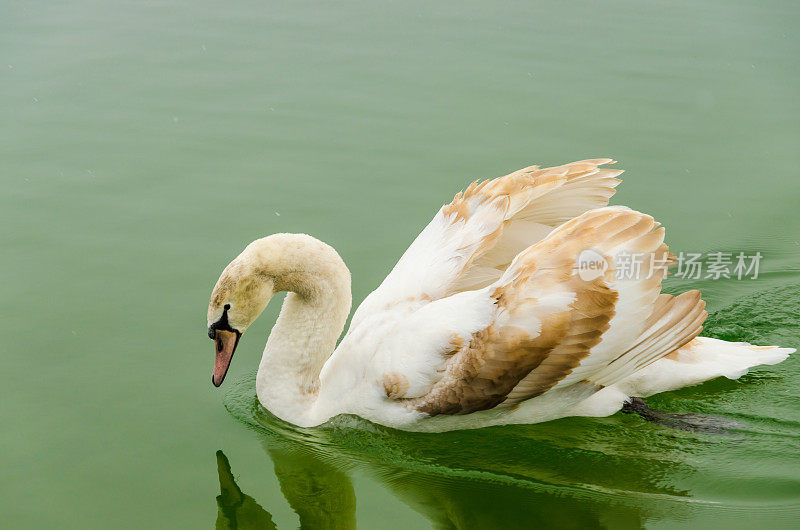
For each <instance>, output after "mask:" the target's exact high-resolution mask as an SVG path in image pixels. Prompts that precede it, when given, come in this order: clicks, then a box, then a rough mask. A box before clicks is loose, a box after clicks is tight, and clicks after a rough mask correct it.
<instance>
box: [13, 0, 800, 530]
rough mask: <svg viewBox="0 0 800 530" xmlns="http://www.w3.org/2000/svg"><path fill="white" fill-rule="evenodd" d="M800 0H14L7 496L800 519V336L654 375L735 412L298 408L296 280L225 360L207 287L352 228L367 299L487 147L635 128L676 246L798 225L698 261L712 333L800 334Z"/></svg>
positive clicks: (90, 520)
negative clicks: (277, 326)
mask: <svg viewBox="0 0 800 530" xmlns="http://www.w3.org/2000/svg"><path fill="white" fill-rule="evenodd" d="M798 25H800V4H798V3H797V2H791V1H783V2H781V1H766V2H764V1H755V0H751V1H743V0H734V1H729V0H727V1H723V0H714V1H698V2H685V1H677V2H640V1H633V0H618V1H605V2H589V1H577V2H556V1H540V2H502V3H494V2H450V1H447V2H435V3H434V2H417V1H403V2H399V1H398V2H377V1H375V2H350V1H344V2H292V3H288V2H286V3H279V2H254V1H251V0H244V1H240V2H209V1H207V0H198V1H194V2H177V1H171V2H170V1H159V0H151V1H126V2H114V1H105V2H101V1H92V0H75V1H73V2H54V1H50V2H44V1H38V0H27V1H24V2H22V1H20V2H8V1H5V0H2V1H0V179H2V180H1V181H0V182H1V183H2V193H1V194H0V218H1V219H2V231H0V242H2V243H1V244H2V247H0V248H2V253H0V271H2V280H0V286H1V287H0V301H2V305H0V332H2V336H3V337H4V338H5V341H4V342H5V345H4V347H3V348H2V354H0V372H1V373H2V390H0V392H1V394H0V396H2V398H1V399H0V418H1V421H2V424H1V425H2V426H1V427H0V454H1V455H2V456H0V493H1V494H0V521H2V523H0V525H1V526H2V527H3V528H14V529H16V528H115V527H116V528H209V527H213V526H214V525H215V524H218V526H220V527H222V528H227V527H232V526H234V525H236V526H237V527H238V528H250V527H257V528H258V527H261V528H270V527H271V526H270V525H274V526H276V527H277V528H281V529H284V528H296V527H297V526H298V525H300V524H301V522H302V524H303V526H304V527H306V528H328V527H332V528H348V527H352V526H353V525H354V524H356V523H357V524H358V526H359V527H360V528H367V529H369V528H426V527H438V528H453V527H457V528H489V527H498V528H516V527H519V528H532V527H558V528H564V527H594V526H598V525H604V526H609V527H613V528H637V527H648V528H672V527H675V526H683V527H692V528H703V527H705V528H712V527H713V528H716V527H748V528H749V527H753V526H754V525H761V526H764V527H770V528H788V527H792V526H794V525H796V521H797V519H798V518H799V517H800V358H798V357H797V356H795V357H793V358H790V359H789V360H788V361H786V362H784V363H783V364H781V365H778V366H773V367H765V368H759V369H757V370H755V371H754V372H752V373H751V374H748V375H747V376H745V377H743V378H742V379H741V380H739V381H735V382H733V381H728V380H721V381H712V382H709V383H706V384H704V385H701V386H699V387H695V388H691V389H685V390H681V391H678V392H672V393H669V394H665V395H662V396H658V397H657V398H654V399H652V400H651V405H652V406H656V407H659V408H661V409H664V410H670V411H674V412H684V413H697V414H701V415H703V416H702V417H707V416H710V417H711V419H710V420H708V422H710V423H711V424H714V425H715V424H716V423H720V422H721V423H725V424H727V425H733V428H731V429H728V430H727V431H726V432H717V431H715V429H713V428H712V429H705V430H702V431H701V432H694V431H680V430H676V429H671V428H668V427H664V426H660V425H654V424H652V423H648V422H645V421H644V420H642V419H641V418H639V417H638V416H628V415H622V414H618V415H615V416H612V417H610V418H604V419H582V418H572V419H566V420H560V421H555V422H551V423H547V424H542V425H533V426H515V427H504V428H493V429H488V430H482V431H474V432H462V433H449V434H442V435H421V434H406V433H398V432H394V431H390V430H388V429H383V428H378V427H374V426H369V425H364V424H362V423H361V422H359V421H357V420H354V419H343V420H340V421H338V422H335V424H334V425H333V426H331V427H329V428H327V429H315V430H297V429H292V428H291V427H289V426H287V425H284V424H282V423H280V422H278V421H276V420H274V419H273V418H270V417H269V415H267V414H265V413H263V412H261V411H259V410H258V409H257V408H256V406H255V405H256V401H255V397H254V388H253V379H252V377H253V375H252V374H253V371H254V369H255V367H256V365H257V362H258V359H259V356H260V352H261V349H262V347H263V344H264V341H265V339H266V336H267V333H268V331H269V329H270V326H271V324H272V323H273V322H274V319H275V316H276V313H277V308H278V306H279V304H278V302H277V301H276V302H273V304H272V305H271V306H270V307H269V308H268V310H267V312H266V313H265V314H264V315H263V316H262V317H261V318H260V319H259V321H258V322H257V323H256V324H255V325H254V326H253V327H252V328H251V331H249V332H248V334H247V335H246V336H245V337H244V339H243V340H242V343H241V345H240V351H239V353H238V354H237V356H236V357H237V358H236V360H235V362H234V364H233V366H232V368H231V373H230V374H229V376H228V381H227V382H226V384H225V386H224V387H223V388H222V389H220V390H217V389H214V388H213V387H212V386H211V383H210V381H209V379H210V373H211V366H212V358H213V354H212V345H211V343H210V341H209V340H208V338H207V336H206V329H205V326H206V323H205V312H206V306H207V303H208V296H209V293H210V290H211V287H212V286H213V284H214V282H215V281H216V278H217V276H218V274H219V272H220V271H221V269H222V268H223V267H224V265H225V264H227V262H228V261H229V260H230V259H231V258H232V257H233V256H235V255H236V254H237V253H238V252H239V251H240V250H241V249H242V248H243V247H244V245H245V244H247V243H248V242H249V241H251V240H253V239H255V238H257V237H260V236H263V235H266V234H270V233H273V232H280V231H297V232H307V233H310V234H313V235H315V236H317V237H319V238H320V239H323V240H325V241H327V242H328V243H330V244H332V245H333V246H334V247H336V248H337V249H338V250H339V252H340V253H341V255H342V256H343V258H344V259H345V261H346V262H347V263H348V265H349V266H350V268H351V271H352V273H353V291H354V298H355V300H356V301H359V300H361V299H362V298H363V297H364V296H365V295H366V294H367V293H368V292H369V291H370V290H371V289H373V288H374V287H375V286H376V285H377V284H378V282H379V281H380V280H381V278H382V277H383V276H384V275H385V274H386V272H387V271H388V270H389V269H390V268H391V266H392V264H393V263H394V262H395V260H396V259H397V258H398V257H399V255H400V254H401V253H402V251H403V250H404V249H405V248H406V246H407V245H408V243H409V242H410V241H411V240H412V239H413V237H414V236H415V235H416V234H417V233H418V232H419V231H420V229H421V228H422V227H423V226H424V225H425V224H426V223H427V222H428V220H429V219H430V218H431V217H432V215H433V213H434V212H435V210H436V209H437V208H438V207H439V205H441V204H442V203H444V202H447V201H448V200H449V199H450V197H452V194H453V193H454V192H455V191H457V190H459V189H460V188H462V187H463V186H464V185H465V184H466V183H467V182H469V181H470V180H472V179H473V178H476V177H489V176H498V175H501V174H504V173H506V172H508V171H511V170H514V169H517V168H519V167H522V166H525V165H528V164H531V163H542V164H557V163H562V162H566V161H570V160H576V159H580V158H586V157H597V156H611V157H614V158H616V159H617V160H619V161H620V163H619V165H620V166H621V167H623V168H625V169H626V170H628V172H627V173H626V174H625V175H624V178H625V180H624V182H623V184H622V186H621V188H620V191H619V193H618V194H617V196H615V197H614V199H613V201H614V203H616V204H627V205H629V206H631V207H634V208H636V209H640V210H643V211H646V212H649V213H651V214H653V215H654V216H655V217H656V218H657V219H658V220H660V221H661V222H663V223H664V224H665V225H666V226H667V229H668V231H667V236H668V241H669V242H670V244H671V247H672V250H674V251H676V252H677V251H681V250H683V251H691V252H707V251H732V252H738V251H745V252H748V253H752V252H755V251H760V252H762V254H763V255H764V259H763V261H762V263H761V271H760V276H759V278H758V279H757V280H735V279H731V280H724V279H723V280H717V281H712V280H699V281H689V280H681V279H678V278H673V279H670V280H669V281H668V282H667V289H668V290H669V291H670V292H678V291H681V290H684V289H687V288H700V289H702V290H703V293H704V297H705V299H706V300H707V301H708V306H709V309H710V310H711V311H712V312H715V313H714V314H713V315H712V317H711V319H710V321H709V325H708V327H707V330H706V332H705V334H707V335H711V336H717V337H721V338H726V339H729V340H750V341H755V342H762V343H768V344H772V343H776V344H781V345H784V346H795V347H797V346H798V345H800V330H799V329H798V321H799V320H800V290H798V286H800V230H799V229H800V214H799V213H798V212H797V210H796V208H797V202H798V198H800V170H799V169H798V168H800V150H798V145H800V119H799V118H800V98H798V83H800V67H798V66H799V64H798V59H797V57H798V51H800V36H798V31H797V28H798ZM715 422H716V423H715ZM217 451H221V453H217ZM228 466H230V467H228ZM234 482H235V484H234ZM221 488H222V489H221ZM218 496H219V497H218ZM226 525H228V526H226ZM248 525H249V526H248Z"/></svg>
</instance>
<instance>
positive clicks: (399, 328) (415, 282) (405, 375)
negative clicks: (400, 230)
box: [207, 159, 795, 432]
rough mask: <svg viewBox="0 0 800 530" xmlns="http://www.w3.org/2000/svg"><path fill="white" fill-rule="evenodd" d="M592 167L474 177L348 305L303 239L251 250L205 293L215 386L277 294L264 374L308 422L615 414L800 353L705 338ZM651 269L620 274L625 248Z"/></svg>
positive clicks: (664, 253) (415, 422)
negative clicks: (665, 290)
mask: <svg viewBox="0 0 800 530" xmlns="http://www.w3.org/2000/svg"><path fill="white" fill-rule="evenodd" d="M613 162H614V161H613V160H611V159H592V160H582V161H578V162H572V163H569V164H565V165H561V166H556V167H549V168H540V167H539V166H531V167H526V168H524V169H521V170H518V171H515V172H513V173H511V174H509V175H506V176H504V177H500V178H496V179H494V180H488V181H482V182H481V181H476V182H474V183H472V184H471V185H470V186H469V187H467V189H466V190H465V191H463V192H460V193H458V194H456V195H455V197H454V199H453V201H452V202H450V203H449V204H447V205H445V206H443V207H442V208H441V209H440V210H439V211H438V213H437V214H436V215H435V217H434V218H433V220H432V221H431V222H430V224H428V225H427V226H426V227H425V229H424V230H423V231H422V232H421V233H420V234H419V236H418V237H417V238H416V239H415V240H414V242H413V243H412V244H411V246H410V247H409V248H408V249H407V250H406V252H405V253H404V254H403V255H402V257H401V258H400V260H399V261H398V262H397V264H396V265H395V267H394V268H393V269H392V271H391V272H390V273H389V275H388V276H387V277H386V278H385V279H384V281H383V282H382V283H381V284H380V286H379V287H378V288H377V289H375V291H373V292H372V293H371V294H370V295H369V296H367V297H366V299H365V300H364V301H363V302H362V303H361V305H360V306H359V307H358V308H357V310H356V311H355V313H354V314H353V317H352V320H351V323H350V328H349V330H348V331H347V333H346V334H345V336H344V337H343V338H342V340H341V341H340V343H339V345H338V347H337V346H336V343H337V340H338V339H339V337H340V335H341V333H342V331H343V329H344V325H345V322H346V320H347V318H348V315H349V313H350V306H351V293H350V272H349V270H348V268H347V266H346V265H345V264H344V262H343V261H342V259H341V257H340V256H339V254H338V253H337V252H336V251H335V250H334V249H333V248H332V247H331V246H329V245H327V244H325V243H323V242H322V241H319V240H317V239H315V238H314V237H311V236H309V235H306V234H288V233H280V234H274V235H270V236H267V237H264V238H262V239H258V240H256V241H253V242H252V243H250V244H249V245H248V246H247V247H246V248H245V249H244V251H242V253H241V254H239V255H238V256H237V257H236V258H235V259H234V260H233V261H231V262H230V264H229V265H228V266H227V267H225V269H224V270H223V271H222V274H221V275H220V277H219V280H218V281H217V283H216V285H215V286H214V288H213V291H212V293H211V299H210V302H209V306H208V314H207V317H208V321H207V324H208V335H209V337H210V338H211V339H212V340H214V344H215V362H214V369H213V373H212V382H213V384H214V385H215V386H219V385H221V384H222V382H223V380H224V379H225V375H226V373H227V371H228V367H229V366H230V363H231V359H232V357H233V354H234V352H235V351H236V347H237V345H238V343H239V340H240V339H241V337H242V335H243V334H244V333H245V331H246V330H247V328H248V327H249V326H250V324H252V323H253V321H254V320H255V319H256V318H257V317H258V316H259V315H260V314H261V312H262V311H263V310H264V308H265V307H266V306H267V304H268V303H269V301H270V299H271V298H272V297H273V296H274V295H275V294H276V293H279V292H284V291H285V292H287V294H286V297H285V299H284V302H283V305H282V307H281V310H280V314H279V316H278V319H277V321H276V323H275V325H274V327H273V328H272V331H271V333H270V335H269V338H268V339H267V343H266V346H265V348H264V353H263V356H262V358H261V362H260V364H259V367H258V372H257V375H256V394H257V396H258V400H259V402H260V403H261V404H262V405H263V406H264V407H265V408H266V409H267V410H269V411H270V412H271V413H272V414H274V415H275V416H277V417H278V418H280V419H282V420H284V421H287V422H289V423H292V424H295V425H298V426H300V427H313V426H317V425H320V424H323V423H325V422H326V421H328V420H330V419H331V418H334V417H336V416H339V415H342V414H351V415H356V416H360V417H362V418H364V419H367V420H369V421H372V422H374V423H378V424H382V425H386V426H388V427H393V428H397V429H403V430H410V431H431V432H438V431H448V430H457V429H472V428H480V427H487V426H491V425H502V424H521V423H537V422H543V421H549V420H553V419H556V418H561V417H565V416H607V415H611V414H613V413H615V412H617V411H619V410H620V409H621V408H622V407H623V405H624V404H625V403H626V402H628V401H629V400H630V399H631V398H641V397H646V396H650V395H652V394H655V393H658V392H664V391H668V390H673V389H676V388H680V387H684V386H688V385H694V384H698V383H700V382H702V381H706V380H708V379H711V378H714V377H718V376H725V377H728V378H732V379H735V378H738V377H739V376H741V375H742V374H744V373H745V372H746V371H747V370H748V369H749V368H750V367H753V366H757V365H762V364H775V363H778V362H780V361H782V360H784V359H785V358H786V357H787V356H788V355H789V354H790V353H792V352H794V351H795V350H794V349H793V348H780V347H777V346H754V345H751V344H748V343H732V342H726V341H722V340H716V339H712V338H706V337H699V336H698V335H699V333H700V331H701V330H702V325H703V321H704V320H705V318H706V316H707V313H706V311H705V310H704V306H705V303H704V302H703V300H702V299H701V298H700V292H699V291H696V290H695V291H687V292H684V293H682V294H680V295H678V296H672V295H669V294H662V293H661V281H662V279H663V277H664V275H665V270H666V266H667V265H669V264H670V262H671V260H672V259H673V258H674V256H673V255H672V254H670V253H669V250H668V247H667V245H666V244H665V243H664V228H663V227H660V226H659V224H658V223H657V222H655V221H654V220H653V218H652V217H650V216H649V215H646V214H643V213H641V212H637V211H635V210H632V209H629V208H626V207H623V206H608V200H609V198H610V197H611V196H612V195H613V194H614V191H615V187H616V186H617V184H618V183H619V182H620V180H619V179H618V178H617V177H618V176H619V175H620V174H621V173H622V171H621V170H616V169H610V168H608V167H602V166H606V165H607V164H611V163H613ZM633 255H636V256H639V257H640V258H641V263H642V264H643V265H644V266H643V267H642V268H640V269H639V270H640V271H643V270H647V273H646V274H645V273H643V272H642V273H639V274H629V275H624V274H620V272H621V271H622V264H623V263H625V260H626V259H628V258H630V256H633Z"/></svg>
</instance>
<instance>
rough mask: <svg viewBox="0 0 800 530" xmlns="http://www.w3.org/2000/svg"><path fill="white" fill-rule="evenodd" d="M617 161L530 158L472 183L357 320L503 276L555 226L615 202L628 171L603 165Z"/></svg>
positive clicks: (444, 210)
mask: <svg viewBox="0 0 800 530" xmlns="http://www.w3.org/2000/svg"><path fill="white" fill-rule="evenodd" d="M611 162H613V161H612V160H610V159H597V160H582V161H580V162H572V163H570V164H566V165H563V166H558V167H551V168H546V169H539V168H538V167H537V166H531V167H527V168H525V169H520V170H519V171H515V172H514V173H511V174H510V175H506V176H505V177H500V178H497V179H494V180H490V181H484V182H474V183H472V184H471V185H470V186H469V187H468V188H467V189H466V191H464V192H461V193H458V194H457V195H456V196H455V198H454V199H453V201H452V202H451V203H450V204H447V205H445V206H443V207H442V208H441V209H440V210H439V212H438V213H437V214H436V216H435V217H434V218H433V220H432V221H431V222H430V224H428V226H427V227H425V229H424V230H423V231H422V233H420V235H419V236H418V237H417V238H416V240H414V242H413V243H412V244H411V246H410V247H409V248H408V250H406V252H405V253H404V254H403V256H402V257H401V258H400V261H398V262H397V265H395V267H394V269H393V270H392V272H391V273H389V275H388V276H387V277H386V279H385V280H384V281H383V283H382V284H381V285H380V286H379V287H378V288H377V289H376V290H375V291H374V292H373V293H372V294H370V295H369V296H368V297H367V298H366V299H365V300H364V302H363V303H362V304H361V305H360V306H359V308H358V309H357V310H356V313H355V315H354V316H353V322H352V326H351V328H352V327H355V326H357V325H358V323H359V322H360V321H361V320H362V319H363V318H364V317H365V316H368V315H371V314H375V313H377V312H379V311H381V310H383V309H385V308H386V307H389V306H392V305H395V304H397V303H399V302H401V301H403V300H425V301H432V300H438V299H441V298H444V297H447V296H449V295H452V294H454V293H457V292H461V291H466V290H474V289H480V288H482V287H486V286H487V285H489V284H491V283H493V282H495V281H497V280H498V279H499V278H500V276H501V275H502V273H503V271H504V270H505V269H506V268H507V267H508V265H509V264H510V263H511V260H512V259H514V257H515V256H516V255H517V254H519V252H521V251H522V250H524V249H526V248H527V247H529V246H530V245H532V244H534V243H536V242H537V241H540V240H541V239H542V238H543V237H545V236H546V235H547V234H548V233H550V231H551V230H552V229H553V228H555V227H556V226H558V225H560V224H561V223H563V222H565V221H567V220H569V219H572V218H573V217H576V216H578V215H580V214H582V213H583V212H585V211H587V210H591V209H594V208H599V207H602V206H605V205H607V204H608V199H609V198H610V197H611V196H612V195H613V194H614V187H615V186H616V185H617V184H618V183H619V180H618V179H617V178H616V177H617V176H618V175H619V174H620V173H622V171H621V170H613V169H606V168H601V167H599V166H601V165H603V164H608V163H611Z"/></svg>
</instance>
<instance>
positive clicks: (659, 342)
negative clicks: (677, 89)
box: [376, 207, 706, 415]
mask: <svg viewBox="0 0 800 530" xmlns="http://www.w3.org/2000/svg"><path fill="white" fill-rule="evenodd" d="M663 237H664V232H663V228H658V224H657V223H655V222H654V221H653V219H652V217H650V216H647V215H644V214H642V213H639V212H635V211H633V210H628V209H626V208H622V207H612V208H602V209H598V210H594V211H590V212H587V213H585V214H583V215H581V216H579V217H578V218H576V219H574V220H572V221H570V222H567V223H565V224H564V225H562V226H561V227H559V228H558V229H556V230H555V231H553V232H552V233H551V234H550V235H549V236H547V237H546V238H545V239H544V240H542V241H541V242H539V243H537V244H535V245H533V246H531V247H530V248H528V249H527V250H525V251H524V252H522V253H521V254H520V255H519V256H517V258H516V259H515V260H514V261H513V263H512V264H511V265H510V266H509V267H508V270H507V271H506V272H505V273H504V274H503V276H502V277H501V279H500V280H499V281H498V282H496V283H495V284H493V285H491V286H489V287H487V288H484V289H481V290H478V291H472V292H465V293H459V294H457V295H454V296H452V297H449V298H446V299H443V300H440V301H436V302H433V303H431V304H429V305H428V306H425V307H423V308H422V309H420V310H418V311H417V312H416V313H414V314H412V315H411V316H410V317H408V318H407V319H406V321H404V322H403V323H402V324H400V325H398V326H397V327H396V328H395V330H394V331H393V332H392V334H390V336H389V337H387V341H385V342H386V350H385V351H386V354H385V355H383V356H382V359H380V361H379V362H377V363H376V366H378V367H380V368H382V369H383V370H382V374H381V375H379V376H378V378H379V384H383V386H384V389H386V392H387V396H389V398H390V399H405V400H406V401H405V403H406V405H407V406H408V407H409V408H412V409H414V410H418V411H421V412H425V413H428V414H430V415H436V414H466V413H469V412H474V411H478V410H485V409H489V408H493V407H496V406H511V405H515V404H517V403H520V402H521V401H524V400H527V399H531V398H534V397H536V396H539V395H542V394H544V393H545V392H547V391H548V390H550V389H552V388H554V387H556V386H557V385H562V386H570V385H580V387H581V388H583V389H585V390H586V392H588V393H591V392H594V391H596V390H599V389H600V388H602V387H603V386H605V385H609V384H613V383H614V382H615V381H618V380H621V379H622V378H624V377H626V376H627V375H629V374H631V373H633V372H634V371H636V370H638V369H640V368H643V367H645V366H648V365H649V364H650V363H652V362H654V361H656V360H657V359H659V358H661V357H663V356H664V355H667V354H668V353H670V352H671V351H673V350H675V349H676V348H679V347H680V346H682V345H683V344H685V343H687V342H688V341H690V340H692V339H693V338H694V337H695V336H697V334H698V333H699V332H700V329H701V324H702V322H703V320H704V319H705V315H706V313H705V311H704V310H703V306H704V304H703V302H702V301H701V300H700V298H699V293H698V292H697V291H690V292H687V293H684V294H682V295H680V296H677V297H672V296H669V295H661V294H659V293H660V290H661V279H662V278H663V276H664V273H665V265H666V264H667V263H668V262H669V257H670V256H669V252H668V249H667V246H666V245H665V244H664V242H663ZM587 249H591V251H590V256H593V257H599V258H597V259H599V260H601V261H602V262H603V263H604V264H605V265H604V267H607V268H606V269H605V270H603V268H600V269H597V270H596V269H592V268H587V267H586V266H585V265H584V266H580V264H581V263H583V261H582V260H584V259H585V257H586V251H587ZM631 255H635V256H640V257H641V262H642V264H643V265H644V267H646V268H645V269H644V270H643V271H642V274H638V275H635V276H634V275H631V277H630V278H628V277H626V276H623V275H621V274H620V272H621V269H622V265H623V264H624V263H626V258H627V256H631ZM587 270H588V272H587ZM468 315H469V316H468ZM434 317H438V318H439V319H440V320H436V319H435V318H434ZM467 333H468V335H467ZM403 340H405V348H403V347H402V345H401V342H402V341H403ZM409 352H411V353H409ZM426 370H427V371H426ZM587 395H588V394H587ZM584 397H585V395H584Z"/></svg>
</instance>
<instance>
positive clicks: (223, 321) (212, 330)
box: [208, 304, 241, 340]
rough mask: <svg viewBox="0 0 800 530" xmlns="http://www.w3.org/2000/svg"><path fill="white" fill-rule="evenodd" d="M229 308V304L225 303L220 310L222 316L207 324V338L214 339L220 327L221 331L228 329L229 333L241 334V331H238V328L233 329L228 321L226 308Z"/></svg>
mask: <svg viewBox="0 0 800 530" xmlns="http://www.w3.org/2000/svg"><path fill="white" fill-rule="evenodd" d="M230 308H231V305H230V304H225V308H224V309H223V310H222V316H221V317H220V318H219V320H217V321H216V322H214V323H213V324H211V325H210V326H208V338H209V339H211V340H214V339H216V338H217V330H218V329H221V330H223V331H230V332H231V333H236V335H241V332H239V330H237V329H234V328H233V327H231V325H230V324H229V323H228V309H230Z"/></svg>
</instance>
